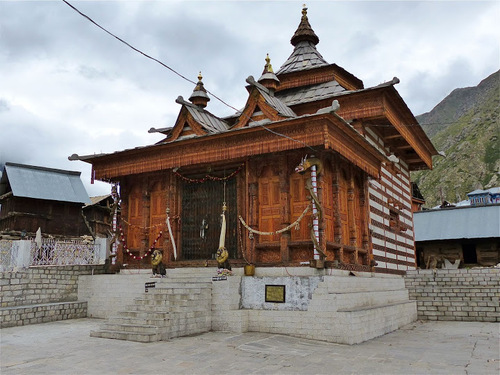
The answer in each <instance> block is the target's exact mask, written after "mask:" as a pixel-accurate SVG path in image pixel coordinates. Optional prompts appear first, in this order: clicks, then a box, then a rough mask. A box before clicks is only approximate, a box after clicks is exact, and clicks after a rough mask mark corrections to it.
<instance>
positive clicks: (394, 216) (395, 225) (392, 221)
mask: <svg viewBox="0 0 500 375" xmlns="http://www.w3.org/2000/svg"><path fill="white" fill-rule="evenodd" d="M389 216H390V217H389V226H390V227H391V229H392V230H394V231H397V230H399V227H400V222H399V214H398V213H397V212H396V211H394V210H389Z"/></svg>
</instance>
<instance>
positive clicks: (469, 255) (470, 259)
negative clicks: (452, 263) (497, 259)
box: [462, 244, 477, 264]
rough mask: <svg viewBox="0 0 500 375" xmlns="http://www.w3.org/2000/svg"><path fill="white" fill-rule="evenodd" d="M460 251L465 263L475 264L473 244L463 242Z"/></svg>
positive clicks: (475, 256) (474, 246)
mask: <svg viewBox="0 0 500 375" xmlns="http://www.w3.org/2000/svg"><path fill="white" fill-rule="evenodd" d="M462 253H463V256H464V263H465V264H476V263H477V253H476V245H475V244H463V245H462Z"/></svg>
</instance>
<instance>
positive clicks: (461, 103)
mask: <svg viewBox="0 0 500 375" xmlns="http://www.w3.org/2000/svg"><path fill="white" fill-rule="evenodd" d="M499 112H500V71H497V72H496V73H493V74H492V75H490V76H489V77H488V78H486V79H484V80H483V81H481V83H480V84H479V85H478V86H476V87H468V88H463V89H456V90H454V91H453V92H452V93H451V94H450V95H448V96H447V97H446V98H445V99H444V100H443V101H442V102H441V103H439V104H438V105H437V106H436V107H435V108H434V109H433V110H432V111H431V112H428V113H425V114H423V115H420V116H417V120H418V121H419V123H420V124H421V125H422V128H423V129H424V130H425V131H426V133H427V135H428V136H429V138H430V139H431V141H432V143H433V144H434V146H435V147H436V149H437V150H440V151H444V152H445V154H446V157H445V158H443V157H441V156H437V157H434V160H433V164H434V169H433V170H431V171H419V172H414V173H413V174H412V179H413V181H415V182H416V183H417V184H418V186H419V188H420V191H421V192H422V195H423V196H424V198H425V199H426V202H427V203H426V207H432V206H435V205H437V204H440V203H441V202H442V201H443V200H447V201H448V202H458V201H461V200H464V199H467V193H469V192H471V191H473V190H475V189H488V188H491V187H495V186H500V174H499V173H500V142H499V136H500V124H499V120H498V114H499Z"/></svg>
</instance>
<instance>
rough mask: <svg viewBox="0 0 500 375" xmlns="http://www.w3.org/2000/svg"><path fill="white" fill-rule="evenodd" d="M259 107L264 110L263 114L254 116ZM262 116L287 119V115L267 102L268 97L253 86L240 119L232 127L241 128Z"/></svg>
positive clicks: (271, 118) (272, 119)
mask: <svg viewBox="0 0 500 375" xmlns="http://www.w3.org/2000/svg"><path fill="white" fill-rule="evenodd" d="M257 107H259V109H260V110H261V111H262V115H263V116H259V118H255V117H254V118H252V116H253V115H254V112H255V109H256V108H257ZM260 117H264V118H267V119H269V120H271V121H280V120H285V119H287V117H284V116H281V115H280V114H279V113H278V111H277V110H276V109H275V108H273V107H272V106H270V105H269V104H268V103H267V101H266V99H265V98H264V97H263V96H262V94H261V93H260V92H259V90H258V89H257V88H256V87H254V86H251V90H250V95H249V96H248V99H247V103H246V105H245V109H244V110H243V112H242V113H241V115H240V116H239V118H238V121H237V122H236V123H235V124H234V125H233V127H232V129H240V128H243V127H245V126H248V124H249V123H250V122H251V121H259V120H262V118H260Z"/></svg>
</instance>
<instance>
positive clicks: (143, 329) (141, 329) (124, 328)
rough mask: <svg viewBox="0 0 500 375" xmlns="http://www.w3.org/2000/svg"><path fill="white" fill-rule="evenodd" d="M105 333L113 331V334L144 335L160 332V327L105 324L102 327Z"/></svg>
mask: <svg viewBox="0 0 500 375" xmlns="http://www.w3.org/2000/svg"><path fill="white" fill-rule="evenodd" d="M102 330H103V331H113V332H127V333H131V332H132V333H144V334H153V333H155V334H156V333H158V332H159V331H160V327H159V326H156V325H149V324H129V323H123V324H121V323H116V322H114V321H113V322H110V323H104V325H103V326H102Z"/></svg>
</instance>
